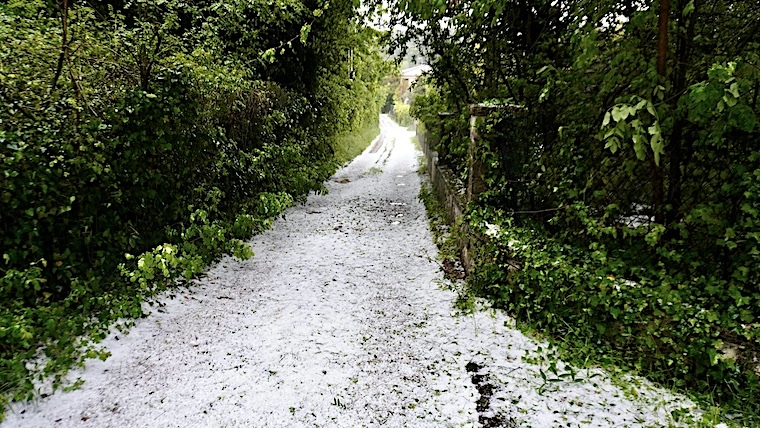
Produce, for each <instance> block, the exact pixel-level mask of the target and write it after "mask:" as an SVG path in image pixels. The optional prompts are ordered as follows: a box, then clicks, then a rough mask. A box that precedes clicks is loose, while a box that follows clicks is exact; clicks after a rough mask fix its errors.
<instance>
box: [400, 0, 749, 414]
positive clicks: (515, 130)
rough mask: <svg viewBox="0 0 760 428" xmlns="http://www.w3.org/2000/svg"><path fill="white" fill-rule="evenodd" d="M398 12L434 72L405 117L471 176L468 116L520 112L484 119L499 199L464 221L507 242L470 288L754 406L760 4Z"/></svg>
mask: <svg viewBox="0 0 760 428" xmlns="http://www.w3.org/2000/svg"><path fill="white" fill-rule="evenodd" d="M393 3H394V5H395V11H396V12H397V14H398V15H397V19H396V20H395V21H394V22H393V23H394V24H401V25H405V26H406V27H407V28H409V29H410V30H409V32H407V33H406V34H403V35H401V36H399V38H398V40H397V41H398V42H399V45H400V46H403V45H404V43H406V42H407V41H408V40H409V39H414V38H417V39H420V40H422V41H423V43H424V47H423V49H422V50H423V53H424V54H426V56H427V57H428V59H430V61H431V65H432V73H431V83H432V85H431V87H429V88H428V93H427V94H426V95H423V96H418V97H417V98H416V101H415V105H414V106H413V108H412V114H413V115H414V116H416V117H418V118H420V119H421V120H422V121H423V122H424V123H425V125H426V127H427V129H430V130H431V131H433V132H434V134H436V135H435V136H434V138H433V141H434V142H436V143H435V144H436V147H435V148H436V149H437V150H439V151H440V152H442V155H441V160H442V161H443V162H446V163H448V164H449V165H450V166H451V167H452V169H453V170H454V171H455V172H457V173H458V174H460V176H461V177H463V178H466V177H467V174H468V170H467V168H468V157H467V150H468V145H469V132H468V130H469V123H468V121H469V113H468V111H467V107H468V104H472V103H483V102H485V103H490V104H491V105H504V104H511V105H517V106H518V107H517V108H511V109H501V110H495V111H494V112H493V113H492V114H490V116H489V117H486V118H484V120H483V121H482V123H480V126H481V128H480V134H481V135H482V136H483V137H484V139H483V143H482V144H483V147H482V148H481V149H479V151H480V153H482V156H479V157H480V159H479V160H481V161H483V163H484V164H485V165H486V166H487V169H488V171H487V177H486V180H487V182H488V190H487V191H486V192H485V193H483V194H481V195H480V198H479V200H478V203H477V204H473V205H472V206H471V207H470V215H471V217H470V219H471V221H472V224H471V225H472V226H473V228H474V229H476V230H482V231H486V230H494V229H493V228H491V229H489V227H488V225H491V226H493V227H495V228H498V230H500V231H501V232H499V233H498V234H494V235H495V239H494V241H492V242H491V244H489V245H490V246H489V247H488V248H487V249H486V250H485V251H484V252H483V254H484V255H487V257H484V258H483V259H481V260H480V265H479V267H478V268H477V269H476V272H477V273H476V275H475V276H474V277H473V285H474V288H475V289H476V290H478V291H480V292H481V293H483V294H485V295H488V296H490V297H491V298H493V299H494V300H495V301H497V302H498V303H499V304H500V305H502V306H505V307H507V308H508V309H509V310H510V311H512V312H513V313H514V314H515V315H517V316H519V317H520V318H521V319H522V320H525V321H529V322H530V323H532V324H534V325H535V326H537V327H538V328H540V329H541V330H542V331H545V332H547V333H550V334H552V335H553V336H554V337H555V338H558V339H561V340H565V341H568V342H572V343H573V344H574V345H576V346H577V347H585V348H588V346H589V345H588V344H594V345H593V346H594V347H595V348H596V349H599V350H601V351H603V352H604V353H605V354H614V355H617V356H618V357H623V358H622V359H621V360H622V361H625V362H627V364H628V365H629V366H631V367H635V368H638V369H641V370H642V371H643V372H645V373H647V374H648V375H649V376H650V377H651V378H652V379H655V380H657V381H660V382H662V383H665V384H674V385H677V386H684V387H686V386H688V387H690V388H692V390H693V391H701V392H707V393H711V394H713V399H715V400H717V401H719V402H733V403H734V404H735V405H736V406H738V407H739V408H740V410H747V411H749V413H752V412H753V411H754V412H755V413H757V409H758V407H759V406H760V405H759V404H758V397H760V394H758V390H759V388H760V384H758V375H757V373H758V371H760V367H759V366H758V361H759V358H760V268H759V267H760V258H759V257H760V234H758V225H760V205H758V201H759V200H760V199H759V198H760V151H759V150H758V145H757V138H758V132H760V122H759V120H758V118H759V117H760V116H758V112H759V111H760V71H759V70H760V68H759V67H760V57H758V51H759V49H760V39H758V37H757V34H758V29H760V27H758V22H760V20H758V17H760V6H759V5H758V3H757V2H756V1H745V0H739V1H730V2H725V1H718V0H701V1H699V0H697V1H694V0H678V1H675V0H674V1H671V2H668V3H663V4H662V6H663V7H664V9H662V8H660V7H659V6H660V2H649V3H642V2H631V1H606V0H605V1H593V2H592V1H585V0H577V1H567V2H554V1H550V0H529V1H517V2H510V3H509V4H508V5H507V4H505V3H504V2H500V1H496V0H468V1H460V2H453V3H452V2H448V3H446V4H442V3H441V2H424V1H416V0H403V1H398V2H393ZM441 20H446V21H447V25H446V27H445V28H440V26H438V25H435V24H434V23H437V22H440V21H441ZM658 23H659V25H658ZM659 42H662V43H659ZM439 112H451V113H453V115H449V116H445V118H444V119H442V118H441V117H439V116H438V113H439Z"/></svg>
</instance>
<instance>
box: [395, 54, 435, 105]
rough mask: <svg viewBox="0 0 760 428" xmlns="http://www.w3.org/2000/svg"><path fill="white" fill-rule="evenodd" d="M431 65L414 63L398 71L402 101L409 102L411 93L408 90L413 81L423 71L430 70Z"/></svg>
mask: <svg viewBox="0 0 760 428" xmlns="http://www.w3.org/2000/svg"><path fill="white" fill-rule="evenodd" d="M430 70H431V67H430V66H429V65H427V64H422V65H415V66H414V67H409V68H405V69H403V70H401V72H400V73H399V88H400V93H401V94H402V95H401V99H402V100H403V101H404V103H406V104H409V102H410V100H411V97H412V94H411V92H410V91H409V89H411V87H412V84H413V83H414V81H415V80H417V78H419V77H420V76H421V75H422V74H423V73H425V72H427V71H430Z"/></svg>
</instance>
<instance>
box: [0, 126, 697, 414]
mask: <svg viewBox="0 0 760 428" xmlns="http://www.w3.org/2000/svg"><path fill="white" fill-rule="evenodd" d="M381 128H382V135H381V137H380V139H379V140H378V141H377V142H376V144H374V145H373V146H371V147H370V148H368V149H367V150H366V151H365V153H364V154H362V155H361V156H359V157H358V158H357V159H355V160H354V161H353V162H352V163H351V164H349V165H348V166H346V167H345V168H343V169H341V170H340V171H339V172H338V173H337V174H336V176H335V177H334V178H333V179H332V180H331V181H330V182H329V183H327V187H328V189H329V194H327V195H324V196H311V197H310V198H309V200H308V202H307V203H306V204H305V205H301V206H296V207H293V208H291V209H289V210H288V211H287V212H286V215H285V218H282V219H280V220H278V221H277V222H276V223H275V225H274V227H273V229H272V230H270V231H268V232H266V233H264V234H261V235H259V236H256V237H255V238H253V240H252V241H251V244H252V246H253V249H254V251H255V253H256V256H255V257H254V258H253V259H251V260H249V261H246V262H241V261H237V260H234V259H231V258H225V259H224V260H223V261H222V262H220V263H219V264H217V265H216V266H214V267H212V268H210V269H209V270H208V272H207V276H206V277H204V278H203V279H201V280H198V281H197V282H196V283H195V284H194V285H193V286H192V287H191V289H190V290H189V291H184V292H183V291H180V292H179V293H178V295H177V296H176V298H174V299H170V298H169V297H166V296H165V297H163V298H161V302H163V303H164V304H165V306H164V307H163V308H162V309H161V310H160V311H154V313H153V314H152V315H151V316H149V317H148V318H145V319H142V320H139V321H138V322H137V324H136V325H135V327H133V328H132V329H131V332H130V333H129V334H128V335H123V334H121V333H115V334H112V335H111V336H110V337H109V338H108V339H107V340H106V341H105V343H104V345H105V346H106V347H107V348H108V350H110V352H112V353H113V355H112V356H111V357H110V358H109V359H108V360H107V361H105V362H100V361H92V362H90V363H89V364H88V366H87V368H86V370H84V372H82V373H78V375H81V376H82V378H83V379H84V380H85V383H84V385H83V386H82V387H81V389H79V390H77V391H74V392H68V393H63V392H56V393H55V394H53V395H52V396H50V397H47V398H44V399H39V400H37V401H36V402H32V403H27V404H17V405H15V406H14V408H13V409H12V410H11V411H10V413H9V415H8V418H7V420H6V421H5V422H4V423H3V424H1V425H0V426H2V428H7V427H19V428H22V427H130V428H132V427H183V428H187V427H203V428H206V427H378V426H387V427H435V428H439V427H478V426H481V422H479V418H480V417H482V418H495V419H491V420H490V421H489V422H488V423H489V424H490V425H489V426H494V424H495V422H496V421H497V420H500V421H502V422H503V424H504V426H515V427H517V426H525V427H534V428H537V427H558V426H569V427H576V426H590V427H645V426H667V425H668V423H669V422H670V414H671V411H672V410H674V409H680V408H684V409H687V411H688V412H692V413H695V414H698V413H699V410H698V409H697V408H696V407H695V406H694V404H693V403H691V402H689V401H688V400H686V399H684V398H682V397H677V396H673V395H672V394H671V393H669V392H668V391H664V390H658V389H655V388H653V387H652V386H651V385H650V384H648V383H647V382H643V381H640V380H635V379H632V381H631V385H638V386H630V388H626V389H621V388H620V387H618V386H615V385H613V382H611V381H610V379H609V377H608V376H607V375H605V374H604V372H602V371H600V370H591V371H581V372H580V373H579V374H578V375H577V376H576V378H575V380H573V379H571V378H565V377H562V378H561V377H560V376H559V374H562V373H567V372H569V371H570V368H569V367H567V366H565V365H563V364H561V363H560V364H559V367H558V370H559V372H558V374H554V373H551V372H549V370H548V367H547V365H546V364H544V365H540V364H536V363H530V362H528V361H525V360H523V357H524V356H526V355H528V356H533V357H534V358H537V357H536V356H537V355H538V354H537V353H538V347H539V346H540V345H542V344H541V343H540V342H537V341H535V340H532V339H529V338H527V337H525V336H524V335H523V334H522V333H520V332H519V331H518V330H516V329H514V328H513V325H514V323H513V322H512V320H510V319H509V318H508V317H507V316H506V315H505V314H503V313H502V312H499V311H494V310H490V309H481V310H479V311H476V312H475V313H474V314H469V315H467V314H456V313H453V312H454V309H453V302H454V300H455V297H456V296H455V294H454V293H453V292H451V291H447V290H445V289H443V288H441V284H443V283H444V280H443V278H442V274H441V272H440V269H439V266H438V263H437V261H436V248H435V246H434V245H433V241H432V237H431V234H430V232H429V229H428V221H427V218H426V215H425V211H424V207H423V206H422V205H421V203H420V202H419V200H418V192H419V189H420V180H421V179H420V177H419V175H418V174H417V172H416V171H417V167H418V156H420V154H419V152H417V151H416V150H415V148H414V147H413V146H412V143H411V141H410V138H411V133H410V132H408V131H406V130H405V129H403V128H401V127H399V126H397V125H395V124H394V123H393V122H391V121H390V120H389V119H388V118H387V117H382V120H381ZM537 359H538V360H540V358H537ZM470 363H473V364H470ZM468 364H469V368H470V369H471V370H472V369H476V370H477V373H470V372H468V371H467V370H466V367H467V366H468ZM542 371H543V372H544V374H548V381H547V380H544V378H543V377H542V376H541V372H542ZM473 374H476V375H477V378H478V380H479V381H480V382H481V390H480V391H484V392H485V391H486V389H490V393H491V397H490V398H489V399H488V400H482V402H481V409H480V410H481V412H480V414H479V413H478V409H477V408H476V403H477V401H478V400H479V398H480V393H479V390H478V389H477V388H476V386H475V385H474V384H473ZM560 379H561V380H560ZM484 385H488V387H486V388H485V389H484ZM482 421H483V422H485V421H486V419H482Z"/></svg>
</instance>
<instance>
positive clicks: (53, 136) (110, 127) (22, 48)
mask: <svg viewBox="0 0 760 428" xmlns="http://www.w3.org/2000/svg"><path fill="white" fill-rule="evenodd" d="M72 3H73V2H59V3H54V2H15V1H14V2H6V3H3V4H0V40H2V44H3V47H4V49H2V50H0V103H2V104H3V105H4V106H5V107H6V108H4V109H2V110H0V189H2V190H0V230H2V233H0V244H1V245H0V254H2V261H0V299H1V300H2V304H0V397H2V398H0V405H3V404H5V403H6V402H7V400H9V399H23V398H26V397H28V396H29V395H30V394H32V393H33V392H34V380H35V379H39V378H41V377H45V376H52V377H53V379H54V386H57V385H58V384H59V383H60V380H61V377H62V375H63V373H64V372H65V371H66V369H68V368H69V367H71V366H72V365H75V364H79V363H81V362H82V361H83V359H84V358H91V357H93V356H102V354H99V353H98V352H97V351H94V350H93V348H92V347H91V346H89V345H87V343H90V342H92V341H97V340H99V339H100V338H102V336H103V335H104V332H105V331H106V330H107V326H108V325H109V324H111V323H113V322H115V321H116V320H118V319H121V318H126V319H130V318H134V317H139V316H142V315H143V309H142V308H143V306H142V302H143V301H144V300H146V299H147V300H149V299H150V298H151V297H153V296H155V295H156V293H158V292H161V291H163V290H165V289H166V288H167V287H170V286H173V285H175V284H176V283H177V282H178V281H182V280H186V279H190V278H192V277H193V276H194V275H196V274H198V273H199V272H201V271H202V270H203V269H204V268H205V266H207V265H208V264H209V263H211V262H213V261H214V260H217V259H218V258H219V257H220V256H221V255H222V254H225V253H229V254H233V255H235V256H237V257H240V258H244V259H245V258H248V257H251V256H252V255H253V254H252V252H251V250H250V248H249V247H248V246H247V245H246V244H245V241H246V240H247V239H248V238H249V237H250V236H251V235H252V234H254V233H257V232H260V231H262V230H264V229H265V228H267V227H268V226H269V225H270V224H271V221H272V218H274V217H276V216H277V215H279V213H281V212H282V211H283V210H284V209H285V208H287V207H288V206H290V205H291V204H293V203H294V202H295V201H298V200H303V199H304V198H305V196H306V195H307V194H308V193H309V192H310V191H320V190H322V189H323V187H322V182H323V181H324V180H325V179H326V178H328V177H329V176H330V175H331V174H332V173H333V172H334V170H335V168H336V166H337V165H338V163H339V162H344V161H345V160H346V159H347V157H349V156H351V155H352V153H354V152H352V151H350V150H349V149H348V146H349V145H350V144H347V143H345V140H347V135H350V134H351V133H353V132H357V131H359V130H364V129H368V128H370V127H371V125H375V126H376V124H377V120H378V119H377V113H378V111H379V106H380V102H381V101H382V99H381V97H382V95H381V85H380V80H381V78H382V76H383V75H384V71H385V70H386V69H387V67H388V66H387V64H386V63H385V61H383V59H382V57H381V55H380V53H379V50H378V48H377V43H378V37H379V35H378V34H377V32H376V31H374V30H371V29H367V28H364V27H362V26H361V25H360V24H359V22H360V21H359V18H358V12H357V10H356V7H358V6H357V5H355V4H354V2H353V1H349V0H345V1H337V2H330V4H329V5H328V4H327V3H324V4H323V3H321V2H310V1H300V0H290V1H283V2H278V3H277V5H274V4H273V3H271V2H265V1H248V0H246V1H238V0H229V1H218V2H212V3H210V4H203V5H198V6H194V5H189V4H187V3H186V2H181V1H173V0H170V1H161V2H152V3H151V2H142V1H141V2H132V1H128V2H116V1H113V2H104V3H103V4H101V5H98V6H97V7H93V6H89V5H85V4H79V3H78V2H77V3H75V4H72ZM275 6H276V7H275ZM349 57H350V61H346V59H348V58H349ZM336 156H337V158H336ZM40 356H43V359H42V361H43V363H41V365H39V366H38V367H37V368H31V367H32V366H31V365H28V364H27V362H28V361H30V359H32V358H37V357H40Z"/></svg>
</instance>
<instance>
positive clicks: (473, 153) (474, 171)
mask: <svg viewBox="0 0 760 428" xmlns="http://www.w3.org/2000/svg"><path fill="white" fill-rule="evenodd" d="M522 109H523V107H521V106H518V105H513V104H473V105H470V147H469V149H468V151H467V153H468V163H469V168H470V169H469V174H468V175H467V202H468V203H469V202H474V201H477V200H478V195H480V194H481V193H483V192H485V191H486V190H487V189H488V185H487V184H486V173H487V166H486V165H485V164H484V163H483V157H484V156H483V154H484V151H486V150H488V151H492V152H493V151H497V150H498V147H497V145H496V142H495V141H493V140H491V141H489V144H488V146H487V147H486V146H485V145H484V144H482V137H481V135H480V133H479V132H478V125H479V124H480V123H482V121H483V118H485V117H488V116H489V115H490V114H491V113H493V112H496V111H500V110H507V111H508V112H509V113H510V114H515V113H516V112H517V111H518V110H522Z"/></svg>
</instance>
